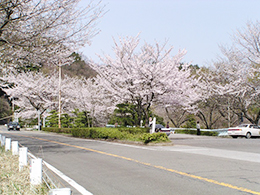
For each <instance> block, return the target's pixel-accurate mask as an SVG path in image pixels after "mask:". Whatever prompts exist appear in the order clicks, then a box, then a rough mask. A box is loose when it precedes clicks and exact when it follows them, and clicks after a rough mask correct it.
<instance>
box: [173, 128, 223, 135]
mask: <svg viewBox="0 0 260 195" xmlns="http://www.w3.org/2000/svg"><path fill="white" fill-rule="evenodd" d="M170 129H171V131H175V130H193V131H197V129H195V128H170ZM200 131H211V132H217V133H218V136H227V135H228V128H223V129H200Z"/></svg>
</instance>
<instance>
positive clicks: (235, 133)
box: [228, 124, 260, 139]
mask: <svg viewBox="0 0 260 195" xmlns="http://www.w3.org/2000/svg"><path fill="white" fill-rule="evenodd" d="M228 135H230V136H231V137H233V138H237V137H246V138H247V139H249V138H251V137H259V136H260V127H259V126H257V125H252V124H241V125H238V126H237V127H230V128H229V129H228Z"/></svg>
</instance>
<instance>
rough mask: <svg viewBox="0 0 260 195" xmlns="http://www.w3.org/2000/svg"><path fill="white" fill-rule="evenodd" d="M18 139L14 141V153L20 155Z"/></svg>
mask: <svg viewBox="0 0 260 195" xmlns="http://www.w3.org/2000/svg"><path fill="white" fill-rule="evenodd" d="M18 150H19V146H18V141H12V155H18Z"/></svg>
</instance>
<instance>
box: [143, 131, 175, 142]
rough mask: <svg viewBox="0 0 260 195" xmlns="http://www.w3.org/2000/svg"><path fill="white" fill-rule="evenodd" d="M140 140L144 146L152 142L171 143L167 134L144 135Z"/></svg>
mask: <svg viewBox="0 0 260 195" xmlns="http://www.w3.org/2000/svg"><path fill="white" fill-rule="evenodd" d="M140 140H141V141H142V142H143V143H144V144H148V143H150V142H154V143H158V142H170V140H169V138H168V136H167V135H166V134H165V133H153V134H150V133H144V134H142V135H140Z"/></svg>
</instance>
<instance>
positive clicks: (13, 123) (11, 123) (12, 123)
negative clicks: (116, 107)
mask: <svg viewBox="0 0 260 195" xmlns="http://www.w3.org/2000/svg"><path fill="white" fill-rule="evenodd" d="M9 125H19V124H18V123H17V122H10V123H9Z"/></svg>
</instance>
